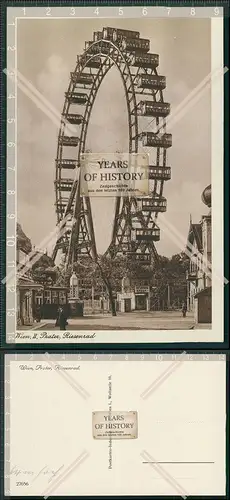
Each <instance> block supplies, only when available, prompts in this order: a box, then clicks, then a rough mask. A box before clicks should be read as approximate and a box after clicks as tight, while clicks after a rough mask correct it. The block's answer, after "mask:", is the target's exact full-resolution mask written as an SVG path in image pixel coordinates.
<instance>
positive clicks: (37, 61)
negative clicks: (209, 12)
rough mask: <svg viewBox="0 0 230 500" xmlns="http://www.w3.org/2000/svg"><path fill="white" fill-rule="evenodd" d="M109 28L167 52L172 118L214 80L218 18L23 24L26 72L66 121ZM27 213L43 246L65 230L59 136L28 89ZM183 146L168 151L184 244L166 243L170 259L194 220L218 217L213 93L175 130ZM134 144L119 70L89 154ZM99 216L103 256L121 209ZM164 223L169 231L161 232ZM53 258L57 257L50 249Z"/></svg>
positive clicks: (21, 181) (99, 210)
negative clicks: (88, 52) (91, 47)
mask: <svg viewBox="0 0 230 500" xmlns="http://www.w3.org/2000/svg"><path fill="white" fill-rule="evenodd" d="M103 26H112V27H117V28H118V27H122V28H124V29H130V30H137V31H140V33H141V37H142V38H148V39H150V46H151V49H150V52H153V53H158V54H159V56H160V64H159V68H158V73H159V74H161V75H165V76H166V83H167V88H166V90H165V91H164V100H165V101H166V102H169V103H170V104H171V113H173V111H174V110H175V109H176V108H177V106H178V105H180V103H181V102H182V101H183V100H184V99H185V98H186V97H187V95H188V94H189V93H190V92H191V91H192V90H193V89H195V87H196V86H197V85H199V83H200V82H201V81H202V80H203V79H204V78H205V77H206V76H207V75H208V74H209V73H210V71H211V43H210V41H211V25H210V20H209V19H185V18H181V19H151V20H149V19H148V20H147V19H141V20H135V19H132V20H131V19H130V20H114V19H113V20H105V19H104V20H103V19H102V20H99V19H97V20H95V19H88V20H87V19H85V20H82V19H81V20H78V19H61V20H60V19H40V20H32V19H31V20H28V19H25V20H24V19H20V20H18V31H17V32H18V40H17V63H18V70H19V72H20V73H21V74H22V75H23V76H24V77H25V78H26V79H27V80H28V81H29V82H30V83H31V84H32V85H34V86H35V87H36V88H37V89H38V90H39V92H41V93H42V95H43V96H44V97H45V98H46V99H47V100H48V101H49V102H50V103H51V104H52V106H53V107H55V109H56V110H57V112H58V114H60V115H61V112H62V108H63V104H64V96H65V91H66V90H67V87H68V84H69V78H70V71H73V70H74V68H75V65H76V56H77V55H78V54H81V53H82V52H83V49H84V43H85V41H86V40H92V33H93V31H99V30H101V29H102V28H103ZM17 109H18V138H17V185H18V194H17V210H18V222H19V223H20V224H21V226H22V229H23V231H24V232H25V233H26V235H27V236H28V237H29V238H30V239H31V241H32V244H33V245H35V246H37V247H40V246H41V242H42V241H43V240H44V238H46V237H47V236H48V235H49V234H50V233H51V232H52V231H53V230H54V228H55V225H56V213H55V206H54V203H55V194H54V178H55V158H56V154H57V136H58V127H57V125H55V124H54V123H53V122H52V121H51V120H50V118H49V117H47V116H46V115H45V113H44V112H43V111H42V110H41V109H39V108H38V107H37V106H36V105H35V103H34V102H32V100H31V99H30V98H29V97H28V96H26V95H25V94H24V93H23V92H22V91H21V90H20V89H19V90H18V102H17ZM170 132H171V133H172V138H173V145H172V148H170V149H169V150H168V161H167V163H168V165H169V166H171V169H172V178H171V180H170V181H167V182H166V183H165V184H164V193H163V195H164V196H165V197H166V198H167V212H166V214H164V217H165V219H166V220H167V224H170V225H171V226H174V227H175V228H176V230H177V231H178V232H179V233H180V235H181V241H180V242H179V240H177V239H176V241H175V238H172V236H171V233H170V232H168V231H162V232H161V240H160V242H159V243H157V244H156V246H157V251H158V253H160V254H161V255H165V256H168V257H170V256H171V255H173V254H175V253H178V252H180V251H183V249H184V247H185V244H186V239H187V235H188V229H189V220H190V214H191V216H192V220H193V222H199V220H200V219H201V216H202V215H204V214H206V213H207V212H208V210H207V207H205V205H204V204H203V203H202V201H201V193H202V191H203V190H204V188H205V187H206V186H207V185H208V184H210V182H211V95H210V90H209V89H207V90H206V92H205V93H204V94H203V95H202V96H201V97H200V99H199V100H198V101H197V102H196V103H195V104H194V105H193V106H192V107H191V108H190V109H189V110H186V109H185V111H184V113H182V116H181V118H180V119H179V120H178V121H177V122H176V123H175V124H174V125H173V127H172V130H171V131H170ZM126 144H128V130H127V111H126V103H125V98H124V90H123V86H122V82H121V79H120V77H119V74H118V72H117V70H115V69H111V70H110V72H109V74H108V75H107V76H106V77H105V80H104V81H103V83H102V85H101V88H100V89H99V92H98V95H97V98H96V101H95V105H94V108H93V111H92V115H91V121H90V126H89V131H88V138H87V144H86V146H87V148H90V149H91V150H92V151H93V152H98V151H103V150H104V151H106V152H113V151H116V150H121V148H125V147H126ZM92 212H93V218H94V223H95V235H96V243H97V248H98V252H99V253H102V252H104V251H105V250H106V248H107V246H108V245H109V242H110V235H111V230H112V223H113V215H114V200H113V199H111V200H110V201H108V200H105V199H100V200H93V202H92ZM160 220H161V216H159V227H161V223H160ZM48 250H49V251H50V248H49V247H48Z"/></svg>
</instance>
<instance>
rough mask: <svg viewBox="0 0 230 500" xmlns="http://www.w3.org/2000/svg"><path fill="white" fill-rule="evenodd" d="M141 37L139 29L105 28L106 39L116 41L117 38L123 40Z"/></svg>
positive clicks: (104, 36) (103, 34)
mask: <svg viewBox="0 0 230 500" xmlns="http://www.w3.org/2000/svg"><path fill="white" fill-rule="evenodd" d="M139 37H140V32H139V31H131V30H122V29H116V28H108V27H107V28H103V30H102V38H104V40H110V41H113V42H116V41H117V40H122V39H123V38H132V39H138V38H139Z"/></svg>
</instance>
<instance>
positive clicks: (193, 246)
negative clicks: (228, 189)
mask: <svg viewBox="0 0 230 500" xmlns="http://www.w3.org/2000/svg"><path fill="white" fill-rule="evenodd" d="M202 201H203V202H204V204H205V205H206V206H207V207H208V208H209V213H208V214H207V215H203V216H202V218H201V221H200V222H199V223H196V224H194V223H193V222H192V220H190V227H189V234H188V239H187V251H188V252H189V254H190V255H191V256H190V266H189V270H188V271H187V276H186V278H187V300H188V303H187V308H188V310H189V311H194V315H195V321H196V323H211V321H212V319H211V318H212V277H211V262H212V219H211V185H209V186H207V187H206V188H205V190H204V191H203V193H202Z"/></svg>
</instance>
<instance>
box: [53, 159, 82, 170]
mask: <svg viewBox="0 0 230 500" xmlns="http://www.w3.org/2000/svg"><path fill="white" fill-rule="evenodd" d="M56 164H57V167H58V168H64V169H68V170H75V168H76V166H77V160H72V159H67V158H66V159H61V160H56Z"/></svg>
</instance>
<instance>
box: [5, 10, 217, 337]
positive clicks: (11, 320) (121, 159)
mask: <svg viewBox="0 0 230 500" xmlns="http://www.w3.org/2000/svg"><path fill="white" fill-rule="evenodd" d="M96 10H97V9H96ZM94 11H95V9H93V7H92V8H91V7H87V8H85V7H68V6H62V7H53V8H52V9H50V11H49V10H48V14H46V10H45V8H43V7H33V8H31V9H29V8H28V9H27V8H26V7H25V9H24V11H22V9H21V8H17V7H13V8H8V9H7V12H8V31H7V36H8V42H7V45H8V49H9V50H8V51H7V54H8V63H7V69H6V75H7V93H8V100H7V103H8V109H7V112H8V116H7V127H8V128H7V134H8V139H7V140H8V144H7V145H8V167H7V235H6V236H7V238H6V241H7V276H6V278H5V280H4V283H5V285H6V288H7V342H8V343H14V342H16V343H27V342H31V343H60V342H65V343H76V342H77V343H87V342H88V343H94V342H95V343H98V342H103V343H111V342H112V343H114V342H115V343H117V342H118V343H124V342H125V343H129V342H134V341H135V342H137V343H139V342H142V343H143V342H144V343H146V342H150V343H156V342H164V343H172V342H204V341H205V342H214V341H215V342H221V341H223V290H224V284H225V280H224V277H223V213H222V207H223V80H224V72H225V71H226V70H225V69H224V64H223V63H224V61H223V11H222V9H221V8H220V9H218V8H216V7H215V8H211V7H210V8H209V7H200V8H197V9H195V14H194V12H193V10H191V12H190V10H189V9H184V8H180V7H175V8H174V7H172V8H170V9H166V8H161V7H157V8H153V7H149V8H144V9H142V8H141V7H140V9H136V8H134V7H133V8H132V7H125V8H122V9H120V11H119V8H115V7H106V6H105V7H102V8H101V9H99V10H98V11H97V12H96V13H95V12H94ZM143 12H144V13H143ZM153 34H154V35H153ZM48 41H49V43H48ZM35 49H36V54H37V57H36V58H34V53H35ZM211 179H212V180H211Z"/></svg>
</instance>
